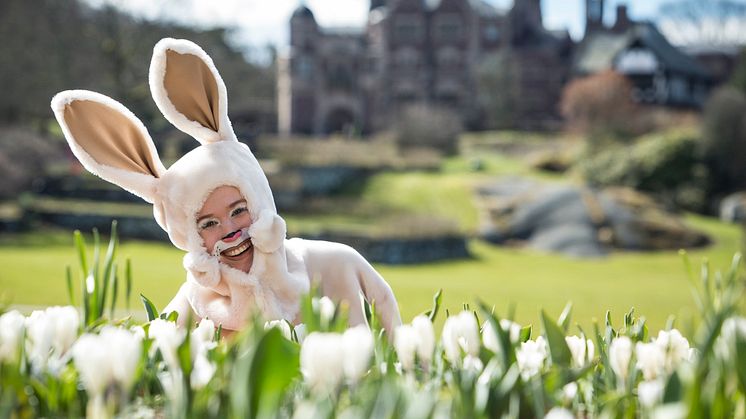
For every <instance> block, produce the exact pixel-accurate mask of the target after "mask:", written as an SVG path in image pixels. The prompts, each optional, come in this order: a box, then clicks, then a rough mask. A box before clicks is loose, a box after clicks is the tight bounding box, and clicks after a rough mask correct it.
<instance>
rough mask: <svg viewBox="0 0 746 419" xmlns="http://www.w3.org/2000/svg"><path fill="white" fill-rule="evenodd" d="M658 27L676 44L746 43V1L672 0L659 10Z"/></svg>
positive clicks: (717, 44)
mask: <svg viewBox="0 0 746 419" xmlns="http://www.w3.org/2000/svg"><path fill="white" fill-rule="evenodd" d="M658 15H659V16H660V18H659V20H658V26H659V28H660V30H661V32H663V34H664V35H666V37H667V38H668V39H669V40H670V41H671V42H672V43H673V44H676V45H685V46H735V45H743V44H746V3H744V2H742V1H736V0H669V1H668V2H666V3H663V4H662V5H661V6H660V8H659V9H658Z"/></svg>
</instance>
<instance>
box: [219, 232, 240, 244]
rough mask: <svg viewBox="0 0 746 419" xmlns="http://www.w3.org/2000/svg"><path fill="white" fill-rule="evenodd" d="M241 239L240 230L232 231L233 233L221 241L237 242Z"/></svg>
mask: <svg viewBox="0 0 746 419" xmlns="http://www.w3.org/2000/svg"><path fill="white" fill-rule="evenodd" d="M239 237H241V230H237V231H234V232H233V233H230V234H228V235H227V236H225V237H224V238H223V241H226V242H228V243H230V242H232V241H236V240H238V238H239Z"/></svg>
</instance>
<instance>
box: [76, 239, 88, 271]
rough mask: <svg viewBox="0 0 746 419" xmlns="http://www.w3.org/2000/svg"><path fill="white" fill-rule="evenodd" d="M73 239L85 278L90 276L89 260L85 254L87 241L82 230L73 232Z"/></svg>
mask: <svg viewBox="0 0 746 419" xmlns="http://www.w3.org/2000/svg"><path fill="white" fill-rule="evenodd" d="M73 239H74V241H75V248H76V249H77V250H78V259H79V260H80V268H81V269H82V270H83V278H85V277H86V276H88V260H87V259H86V254H85V240H84V239H83V235H82V234H81V233H80V230H75V231H74V232H73Z"/></svg>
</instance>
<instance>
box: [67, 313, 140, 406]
mask: <svg viewBox="0 0 746 419" xmlns="http://www.w3.org/2000/svg"><path fill="white" fill-rule="evenodd" d="M71 352H72V356H73V362H74V364H75V368H76V369H77V370H78V373H79V374H80V379H81V381H82V382H83V386H84V387H85V389H86V391H87V392H88V395H89V399H88V406H87V415H88V416H89V417H94V418H97V417H106V416H107V415H108V414H107V411H106V409H105V407H104V395H105V394H106V389H107V388H108V387H109V386H110V385H117V386H118V387H119V388H120V389H121V390H122V391H124V392H128V391H129V390H130V388H131V387H132V384H133V383H134V381H135V373H136V371H137V365H138V363H139V362H140V358H141V356H142V339H141V338H140V336H138V335H136V334H134V333H132V332H130V331H128V330H124V329H119V328H116V327H113V326H106V327H104V328H103V329H101V332H100V334H98V335H94V334H90V333H86V334H84V335H83V336H81V337H80V338H79V339H78V341H77V342H75V344H74V346H73V348H72V351H71Z"/></svg>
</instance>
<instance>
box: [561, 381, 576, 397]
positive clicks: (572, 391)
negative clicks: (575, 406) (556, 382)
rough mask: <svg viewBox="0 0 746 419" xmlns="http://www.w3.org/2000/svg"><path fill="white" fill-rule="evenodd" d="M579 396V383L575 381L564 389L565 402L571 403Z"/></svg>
mask: <svg viewBox="0 0 746 419" xmlns="http://www.w3.org/2000/svg"><path fill="white" fill-rule="evenodd" d="M577 395H578V383H576V382H575V381H573V382H571V383H567V384H565V385H564V386H563V387H562V398H563V399H564V400H565V401H568V402H569V401H571V400H573V399H575V396H577Z"/></svg>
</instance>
